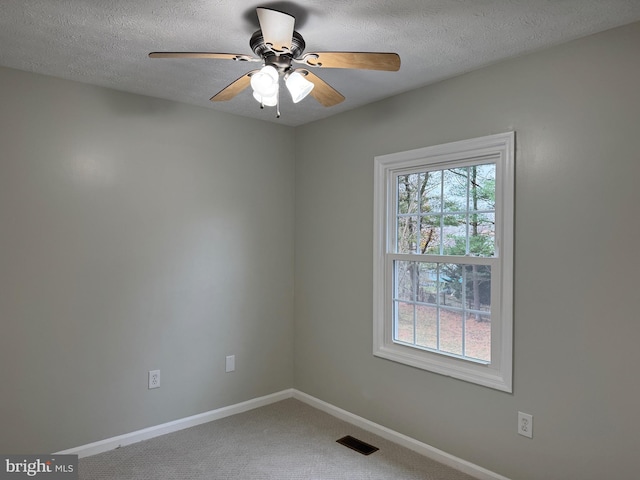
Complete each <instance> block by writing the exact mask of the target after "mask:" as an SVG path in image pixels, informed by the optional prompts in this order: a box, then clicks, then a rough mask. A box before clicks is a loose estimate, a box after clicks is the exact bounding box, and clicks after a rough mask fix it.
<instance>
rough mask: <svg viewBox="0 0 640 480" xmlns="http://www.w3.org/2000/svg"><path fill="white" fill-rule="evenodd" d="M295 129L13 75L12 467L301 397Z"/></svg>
mask: <svg viewBox="0 0 640 480" xmlns="http://www.w3.org/2000/svg"><path fill="white" fill-rule="evenodd" d="M293 132H294V131H293V129H290V128H286V127H281V126H277V125H275V124H267V123H262V122H258V121H250V120H247V119H245V118H240V117H235V116H231V115H227V114H219V113H216V112H213V111H211V110H208V109H201V108H196V107H192V106H186V105H179V104H176V103H171V102H165V101H161V100H156V99H151V98H145V97H141V96H135V95H128V94H124V93H118V92H114V91H110V90H106V89H101V88H98V87H92V86H88V85H82V84H77V83H72V82H67V81H62V80H57V79H53V78H48V77H43V76H38V75H33V74H29V73H24V72H18V71H15V70H8V69H0V331H1V333H0V389H1V394H0V452H4V453H11V452H16V453H17V452H20V453H29V452H48V451H59V450H62V449H66V448H71V447H76V446H79V445H83V444H87V443H90V442H94V441H97V440H101V439H103V438H109V437H112V436H115V435H119V434H124V433H127V432H131V431H134V430H138V429H141V428H144V427H148V426H152V425H157V424H160V423H163V422H167V421H170V420H174V419H177V418H183V417H186V416H189V415H193V414H197V413H200V412H204V411H208V410H211V409H215V408H218V407H222V406H226V405H230V404H234V403H238V402H241V401H244V400H247V399H250V398H253V397H257V396H261V395H265V394H268V393H272V392H275V391H279V390H282V389H284V388H290V387H291V386H292V383H293V239H294V231H293V198H294V189H293V172H294V168H293V165H294V149H293V146H292V143H290V142H289V141H288V140H290V138H291V137H290V135H291V134H293ZM269 140H273V141H272V142H271V143H270V145H271V148H270V149H264V148H263V145H264V144H265V142H267V141H269ZM228 354H235V355H236V367H237V370H236V372H234V373H230V374H225V373H224V363H225V362H224V360H225V355H228ZM151 369H160V370H161V372H162V377H161V379H162V386H161V388H160V389H158V390H147V385H146V383H147V371H148V370H151Z"/></svg>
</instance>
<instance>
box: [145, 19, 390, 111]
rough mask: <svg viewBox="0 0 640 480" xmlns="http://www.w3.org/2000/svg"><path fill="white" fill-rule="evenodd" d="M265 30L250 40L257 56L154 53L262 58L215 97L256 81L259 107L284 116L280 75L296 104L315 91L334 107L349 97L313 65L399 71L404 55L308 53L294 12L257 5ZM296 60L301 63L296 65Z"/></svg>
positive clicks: (157, 55)
mask: <svg viewBox="0 0 640 480" xmlns="http://www.w3.org/2000/svg"><path fill="white" fill-rule="evenodd" d="M256 12H257V14H258V22H259V24H260V30H258V31H256V32H255V33H254V34H253V35H252V36H251V40H250V41H249V45H250V46H251V50H253V52H254V53H255V54H256V55H257V57H252V56H250V55H243V54H233V53H215V52H152V53H150V54H149V57H151V58H208V59H222V60H235V61H238V62H260V63H262V67H261V68H259V69H256V70H251V71H250V72H247V73H246V74H244V75H243V76H241V77H240V78H238V79H237V80H235V81H233V82H232V83H231V84H229V85H228V86H226V87H225V88H223V89H222V90H220V91H219V92H218V93H216V94H215V95H214V96H213V97H211V101H213V102H221V101H226V100H231V99H232V98H234V97H235V96H236V95H238V94H239V93H240V92H242V91H243V90H245V89H246V88H247V87H249V86H251V87H252V89H253V96H254V98H255V99H256V100H257V101H258V102H259V103H260V107H261V108H264V107H265V106H269V107H272V106H275V107H276V115H277V117H280V108H279V103H280V102H279V90H280V88H279V87H280V78H282V79H283V80H284V83H285V86H286V87H287V90H289V93H290V94H291V97H292V100H293V102H294V103H298V102H299V101H300V100H302V99H303V98H305V97H306V96H307V95H309V94H311V96H312V97H313V98H315V99H316V100H317V101H318V102H319V103H320V104H321V105H324V106H325V107H331V106H333V105H337V104H338V103H340V102H342V101H343V100H344V96H343V95H342V94H341V93H340V92H338V91H337V90H336V89H334V88H333V87H332V86H330V85H329V84H328V83H326V82H325V81H324V80H322V79H321V78H320V77H318V76H317V75H314V74H313V73H312V72H311V71H310V70H309V67H310V68H353V69H364V70H383V71H393V72H395V71H398V70H399V69H400V56H399V55H398V54H397V53H380V52H316V53H304V54H303V52H304V49H305V42H304V39H303V38H302V35H300V34H299V33H298V32H296V31H295V30H294V25H295V17H293V16H292V15H289V14H288V13H284V12H280V11H278V10H273V9H270V8H263V7H259V8H257V9H256ZM294 64H298V65H301V66H302V67H301V68H294V66H293V65H294Z"/></svg>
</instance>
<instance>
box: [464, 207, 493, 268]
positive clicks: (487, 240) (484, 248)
mask: <svg viewBox="0 0 640 480" xmlns="http://www.w3.org/2000/svg"><path fill="white" fill-rule="evenodd" d="M495 218H496V216H495V214H494V213H476V214H471V215H469V235H470V238H469V253H470V254H471V255H476V256H480V257H492V256H494V255H495V250H496V247H495V238H496V223H495Z"/></svg>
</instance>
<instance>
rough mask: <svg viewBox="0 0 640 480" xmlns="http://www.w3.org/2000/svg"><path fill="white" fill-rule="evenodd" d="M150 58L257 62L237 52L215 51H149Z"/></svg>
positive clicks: (255, 59)
mask: <svg viewBox="0 0 640 480" xmlns="http://www.w3.org/2000/svg"><path fill="white" fill-rule="evenodd" d="M149 57H150V58H213V59H220V60H237V61H243V62H259V61H261V60H260V59H259V58H253V57H251V56H249V55H242V54H239V53H215V52H151V53H150V54H149Z"/></svg>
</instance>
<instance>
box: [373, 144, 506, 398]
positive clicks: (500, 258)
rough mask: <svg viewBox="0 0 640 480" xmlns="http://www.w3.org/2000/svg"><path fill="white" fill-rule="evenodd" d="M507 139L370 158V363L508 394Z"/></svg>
mask: <svg viewBox="0 0 640 480" xmlns="http://www.w3.org/2000/svg"><path fill="white" fill-rule="evenodd" d="M513 166H514V133H513V132H510V133H505V134H498V135H491V136H488V137H482V138H477V139H472V140H464V141H461V142H455V143H449V144H446V145H438V146H434V147H426V148H421V149H418V150H412V151H408V152H401V153H394V154H389V155H383V156H378V157H376V158H375V189H374V196H375V198H374V228H375V232H374V233H375V237H374V282H373V283H374V355H376V356H378V357H382V358H386V359H389V360H393V361H397V362H401V363H404V364H407V365H411V366H414V367H418V368H422V369H425V370H430V371H433V372H436V373H440V374H444V375H448V376H451V377H455V378H459V379H462V380H466V381H470V382H474V383H478V384H480V385H484V386H488V387H491V388H496V389H498V390H504V391H507V392H510V391H511V375H512V373H511V371H512V309H513V308H512V304H513V300H512V298H513V190H514V172H513Z"/></svg>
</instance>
